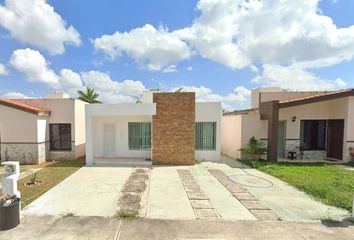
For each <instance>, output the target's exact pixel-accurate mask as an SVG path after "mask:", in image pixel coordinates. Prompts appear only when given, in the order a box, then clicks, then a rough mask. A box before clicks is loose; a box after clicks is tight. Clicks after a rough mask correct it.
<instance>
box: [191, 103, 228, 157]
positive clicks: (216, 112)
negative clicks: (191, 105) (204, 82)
mask: <svg viewBox="0 0 354 240" xmlns="http://www.w3.org/2000/svg"><path fill="white" fill-rule="evenodd" d="M221 114H222V109H221V103H220V102H197V103H196V104H195V121H196V122H216V149H215V150H196V151H195V158H196V159H197V160H200V161H203V160H206V161H220V158H221Z"/></svg>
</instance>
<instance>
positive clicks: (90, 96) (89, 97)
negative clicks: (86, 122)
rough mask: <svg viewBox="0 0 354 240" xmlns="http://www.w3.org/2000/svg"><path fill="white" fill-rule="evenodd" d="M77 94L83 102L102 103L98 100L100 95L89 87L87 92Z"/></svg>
mask: <svg viewBox="0 0 354 240" xmlns="http://www.w3.org/2000/svg"><path fill="white" fill-rule="evenodd" d="M77 93H78V94H79V96H78V99H80V100H81V101H84V102H87V103H102V102H101V101H100V100H98V96H99V94H98V93H96V92H95V89H94V88H89V87H87V88H86V92H84V91H82V90H77Z"/></svg>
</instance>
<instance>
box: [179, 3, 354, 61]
mask: <svg viewBox="0 0 354 240" xmlns="http://www.w3.org/2000/svg"><path fill="white" fill-rule="evenodd" d="M319 2H320V0H308V1H292V0H287V1H284V0H269V1H257V0H251V1H246V0H223V1H215V0H200V1H199V2H198V4H197V9H198V10H199V11H200V12H201V15H200V17H198V18H197V19H195V21H194V23H193V25H192V26H191V27H188V28H185V29H182V30H179V31H177V32H176V33H175V34H176V35H179V36H180V37H181V38H182V39H184V40H186V41H188V42H189V43H190V44H191V45H192V46H194V47H195V48H196V50H197V51H198V52H199V54H200V55H201V56H203V57H205V58H208V59H211V60H213V61H215V62H218V63H221V64H224V65H226V66H229V67H230V68H244V67H245V66H249V65H251V64H252V63H255V62H261V63H263V64H270V63H272V64H277V63H278V64H291V63H293V62H304V63H306V64H310V65H312V66H316V67H320V66H327V65H331V64H334V63H338V62H342V61H345V60H349V59H352V58H353V55H354V44H353V42H354V25H353V26H350V27H347V28H337V27H336V25H335V24H334V23H333V21H332V19H331V18H330V17H327V16H324V15H321V14H320V13H319V11H318V4H319Z"/></svg>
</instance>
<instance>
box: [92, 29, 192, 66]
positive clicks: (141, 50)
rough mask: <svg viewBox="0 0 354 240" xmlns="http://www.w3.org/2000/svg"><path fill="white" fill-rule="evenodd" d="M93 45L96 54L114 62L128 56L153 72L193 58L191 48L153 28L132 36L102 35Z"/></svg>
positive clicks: (166, 32)
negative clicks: (117, 58) (100, 52)
mask: <svg viewBox="0 0 354 240" xmlns="http://www.w3.org/2000/svg"><path fill="white" fill-rule="evenodd" d="M93 44H94V47H95V49H96V50H101V51H103V52H105V53H106V54H107V55H108V56H110V57H111V58H116V57H120V56H121V55H122V53H126V54H127V55H128V56H130V57H132V58H133V59H134V60H135V61H136V62H137V63H138V64H140V65H142V66H144V67H146V68H147V69H148V70H150V71H159V70H162V69H163V68H165V67H166V66H169V65H172V64H175V63H178V62H180V61H182V60H185V59H189V58H190V57H191V52H190V50H189V47H188V46H187V44H186V43H185V42H184V41H182V40H180V39H179V38H178V37H177V36H175V35H174V34H173V33H170V32H168V29H164V28H162V27H160V28H158V29H156V28H155V27H154V26H152V25H150V24H146V25H145V26H143V27H141V28H135V29H133V30H131V31H130V32H124V33H120V32H116V33H114V34H113V35H103V36H102V37H100V38H96V39H95V40H94V41H93Z"/></svg>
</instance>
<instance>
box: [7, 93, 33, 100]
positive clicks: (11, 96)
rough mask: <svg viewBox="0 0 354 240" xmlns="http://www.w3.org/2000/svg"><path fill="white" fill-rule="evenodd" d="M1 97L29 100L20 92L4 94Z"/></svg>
mask: <svg viewBox="0 0 354 240" xmlns="http://www.w3.org/2000/svg"><path fill="white" fill-rule="evenodd" d="M3 96H4V98H14V99H22V98H29V97H28V96H27V95H25V94H23V93H20V92H6V93H5V94H4V95H3Z"/></svg>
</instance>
